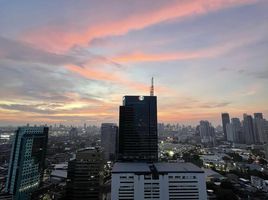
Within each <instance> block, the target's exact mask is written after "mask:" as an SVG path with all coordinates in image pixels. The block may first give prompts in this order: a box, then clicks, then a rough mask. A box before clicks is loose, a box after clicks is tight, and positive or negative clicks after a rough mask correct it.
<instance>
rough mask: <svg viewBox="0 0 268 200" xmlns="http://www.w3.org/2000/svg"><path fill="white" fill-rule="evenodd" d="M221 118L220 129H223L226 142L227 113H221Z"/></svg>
mask: <svg viewBox="0 0 268 200" xmlns="http://www.w3.org/2000/svg"><path fill="white" fill-rule="evenodd" d="M221 118H222V128H223V134H224V140H227V132H226V124H230V117H229V113H222V114H221Z"/></svg>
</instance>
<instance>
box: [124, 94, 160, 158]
mask: <svg viewBox="0 0 268 200" xmlns="http://www.w3.org/2000/svg"><path fill="white" fill-rule="evenodd" d="M119 159H120V160H125V161H127V160H129V161H157V160H158V139H157V99H156V96H125V97H124V98H123V105H122V106H120V117H119Z"/></svg>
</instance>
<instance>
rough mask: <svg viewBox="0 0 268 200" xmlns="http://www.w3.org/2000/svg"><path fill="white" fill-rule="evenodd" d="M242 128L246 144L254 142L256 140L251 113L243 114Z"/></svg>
mask: <svg viewBox="0 0 268 200" xmlns="http://www.w3.org/2000/svg"><path fill="white" fill-rule="evenodd" d="M243 117H244V121H243V129H244V135H245V142H246V144H255V143H256V142H257V138H256V135H255V133H254V125H253V119H252V116H251V115H247V114H244V115H243Z"/></svg>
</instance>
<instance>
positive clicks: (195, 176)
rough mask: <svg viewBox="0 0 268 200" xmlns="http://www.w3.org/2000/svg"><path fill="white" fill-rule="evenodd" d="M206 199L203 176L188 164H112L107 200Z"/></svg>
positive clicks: (198, 170) (199, 170)
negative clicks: (109, 199) (109, 195)
mask: <svg viewBox="0 0 268 200" xmlns="http://www.w3.org/2000/svg"><path fill="white" fill-rule="evenodd" d="M123 199H132V200H141V199H158V200H167V199H200V200H201V199H202V200H205V199H207V192H206V182H205V174H204V171H202V170H201V169H200V168H199V167H197V166H195V165H193V164H191V163H133V162H132V163H126V162H125V163H115V165H114V167H113V170H112V194H111V200H123Z"/></svg>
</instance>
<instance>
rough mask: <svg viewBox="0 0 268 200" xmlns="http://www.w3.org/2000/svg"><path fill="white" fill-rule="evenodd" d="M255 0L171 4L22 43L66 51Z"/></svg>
mask: <svg viewBox="0 0 268 200" xmlns="http://www.w3.org/2000/svg"><path fill="white" fill-rule="evenodd" d="M255 1H256V0H218V1H215V0H199V1H194V0H192V1H183V2H182V1H177V2H176V3H174V4H168V5H167V6H163V7H161V8H160V9H158V10H153V11H150V12H145V13H142V14H139V15H136V14H135V13H134V14H133V15H130V16H129V17H127V18H124V17H122V20H117V21H110V22H105V23H100V24H98V25H94V26H92V27H88V28H86V30H85V31H84V32H82V33H81V32H77V31H73V32H71V31H63V30H61V29H60V28H58V26H57V27H49V26H48V27H43V28H41V29H39V30H34V31H31V32H30V33H29V32H27V33H26V34H24V36H23V39H24V40H26V41H28V42H30V43H34V44H35V45H38V46H39V47H40V48H46V49H47V50H50V51H65V50H68V49H69V48H71V47H72V46H73V45H76V44H79V45H86V44H88V42H89V41H91V40H92V39H94V38H100V37H105V36H110V35H124V34H126V33H128V32H129V31H131V30H139V29H143V28H145V27H148V26H150V25H153V24H157V23H160V22H163V21H166V20H169V19H174V18H183V17H187V16H193V15H198V14H205V13H208V12H211V11H215V10H219V9H223V8H227V7H232V6H236V5H240V4H248V3H252V2H255Z"/></svg>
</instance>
